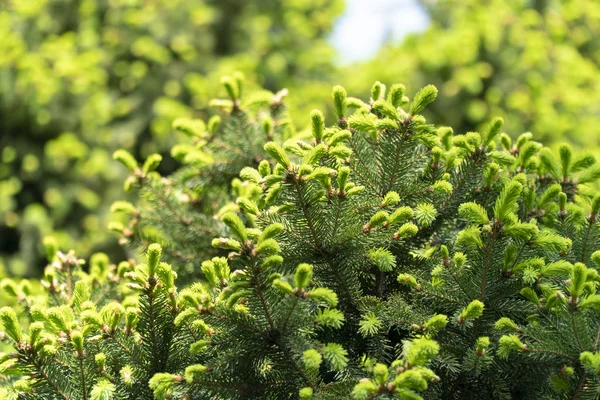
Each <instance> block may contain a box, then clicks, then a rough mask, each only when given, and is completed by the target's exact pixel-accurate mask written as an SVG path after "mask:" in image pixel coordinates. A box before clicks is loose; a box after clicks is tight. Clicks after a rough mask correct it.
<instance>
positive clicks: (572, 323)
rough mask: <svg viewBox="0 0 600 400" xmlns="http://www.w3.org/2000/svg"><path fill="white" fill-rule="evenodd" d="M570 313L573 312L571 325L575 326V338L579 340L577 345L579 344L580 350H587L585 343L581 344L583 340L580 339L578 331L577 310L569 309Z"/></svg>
mask: <svg viewBox="0 0 600 400" xmlns="http://www.w3.org/2000/svg"><path fill="white" fill-rule="evenodd" d="M569 314H571V326H572V327H573V334H574V335H575V340H576V341H577V345H578V346H579V350H581V351H585V350H584V348H583V345H582V344H581V340H580V339H579V333H577V324H576V322H575V312H574V311H573V310H571V309H569Z"/></svg>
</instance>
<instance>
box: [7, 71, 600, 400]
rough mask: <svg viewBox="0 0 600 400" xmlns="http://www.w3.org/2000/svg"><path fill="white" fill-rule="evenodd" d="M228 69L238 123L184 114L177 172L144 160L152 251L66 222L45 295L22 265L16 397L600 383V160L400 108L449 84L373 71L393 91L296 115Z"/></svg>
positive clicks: (142, 185)
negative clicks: (460, 131) (329, 110)
mask: <svg viewBox="0 0 600 400" xmlns="http://www.w3.org/2000/svg"><path fill="white" fill-rule="evenodd" d="M228 81H229V83H230V84H231V85H234V86H235V85H237V89H236V88H230V90H231V91H232V93H233V95H234V96H230V97H232V98H233V100H234V101H231V100H232V99H231V98H230V99H227V100H222V101H217V102H213V104H217V105H218V106H219V107H221V108H222V110H223V111H222V113H221V114H220V123H219V124H218V127H217V126H216V125H215V124H216V123H214V122H213V128H211V129H209V130H207V131H204V130H203V129H204V128H203V127H204V126H207V127H208V126H211V123H210V122H209V123H208V124H206V123H205V124H202V123H198V122H189V121H187V122H183V121H179V122H178V123H177V124H176V125H177V126H178V127H184V128H182V129H184V130H189V129H190V128H189V127H190V126H194V127H195V128H194V129H198V132H201V134H200V135H196V134H195V133H194V134H193V135H187V136H186V138H185V139H184V140H182V143H180V144H179V145H176V147H175V148H176V149H177V150H176V152H177V154H179V155H181V157H177V159H178V161H179V162H180V163H181V166H180V167H179V169H178V170H177V171H175V172H174V173H173V174H171V175H168V176H161V174H160V173H159V171H157V170H153V171H150V170H146V171H145V170H144V168H143V167H142V168H140V167H139V164H136V165H129V167H133V168H129V171H130V177H129V178H128V179H127V184H126V186H127V188H130V189H135V190H137V191H139V193H140V195H141V198H140V201H139V202H138V203H136V204H135V205H131V204H125V203H118V204H117V206H115V209H116V210H120V212H123V213H125V214H127V215H128V217H129V218H131V219H130V221H129V222H128V223H127V225H123V224H121V225H118V224H117V225H113V228H115V230H117V231H118V233H119V234H120V236H121V241H122V242H123V243H124V244H133V245H136V246H138V247H140V249H141V252H143V253H145V255H146V260H145V262H144V263H140V264H135V263H134V262H133V261H131V262H122V263H119V264H118V265H114V264H110V263H109V261H108V260H107V257H106V256H105V255H96V256H94V257H93V258H92V259H91V260H90V267H89V268H87V269H86V268H84V269H82V265H83V261H82V260H79V259H77V257H75V255H74V254H73V253H72V252H70V253H66V254H65V253H62V252H60V251H58V250H57V247H56V244H55V243H54V242H53V241H51V240H48V241H46V243H47V254H48V258H49V265H48V267H47V268H46V272H45V275H44V278H43V280H42V285H43V286H44V288H45V293H44V294H41V295H36V294H31V292H30V291H29V290H28V289H27V285H23V284H22V283H16V282H12V281H10V280H8V281H4V282H3V283H2V285H1V287H2V288H3V289H4V291H5V292H6V294H7V295H8V296H13V297H15V296H16V297H18V298H19V299H20V300H21V304H22V306H21V308H19V309H18V311H17V312H15V311H13V310H10V309H3V310H1V311H0V319H1V320H2V324H3V327H4V329H5V331H6V333H7V340H8V341H9V342H10V343H11V344H12V345H13V346H14V351H13V352H12V353H7V355H6V356H5V357H6V359H5V360H4V361H3V362H2V364H0V365H1V366H2V368H3V370H2V373H3V374H4V375H5V376H6V377H7V379H8V382H10V383H14V385H12V386H11V387H10V388H8V387H7V388H5V393H6V395H7V396H8V395H14V396H17V395H18V396H19V398H23V399H48V398H64V399H69V398H83V399H88V398H98V399H101V398H111V397H112V398H117V399H133V398H135V399H168V398H194V399H195V398H199V399H201V398H223V399H278V400H279V399H293V398H302V399H314V400H328V399H339V398H355V399H376V398H378V399H386V398H402V399H405V398H408V399H420V398H433V399H437V398H439V399H442V398H443V399H447V398H457V399H463V398H493V399H508V398H540V397H547V398H563V397H564V398H588V397H589V398H593V397H594V396H596V393H597V391H598V390H599V388H600V380H599V379H598V374H597V371H598V369H599V364H600V363H599V362H598V340H597V338H598V337H599V335H598V332H599V331H600V323H599V319H598V310H600V293H598V284H599V282H600V275H599V273H598V270H597V268H598V267H597V264H596V263H597V262H598V259H599V258H600V257H598V254H597V251H598V250H599V249H600V235H599V232H600V229H599V228H600V226H599V222H598V211H599V210H598V209H599V208H600V197H599V196H598V195H597V193H596V192H595V190H594V188H593V186H591V185H589V183H593V182H590V181H589V180H588V179H582V177H586V176H589V174H591V172H590V170H592V171H593V170H594V162H592V161H590V160H586V161H582V162H579V163H578V162H577V161H573V160H580V158H578V157H577V156H576V155H570V154H571V151H570V149H569V150H567V149H566V147H564V148H562V150H561V151H560V152H559V153H558V155H556V156H555V155H554V154H555V153H554V152H552V151H550V150H548V149H546V148H544V147H542V145H541V144H538V143H537V142H533V140H532V135H523V136H521V137H520V138H519V139H518V140H517V142H516V144H515V147H510V148H504V145H503V144H502V142H501V141H500V142H497V141H496V140H488V139H489V138H490V136H497V132H496V131H497V130H498V129H497V125H498V121H495V122H494V123H492V124H491V128H489V130H488V131H487V133H485V134H479V133H477V132H470V133H467V134H464V135H454V134H453V133H452V131H450V130H448V129H439V128H436V127H435V126H433V125H430V124H428V123H427V121H426V120H425V118H424V117H423V116H421V115H415V114H413V113H410V112H409V111H408V110H405V109H403V108H402V107H404V106H405V105H407V104H411V105H410V106H409V107H411V108H413V107H415V106H414V105H415V104H423V105H424V104H425V103H427V102H428V101H429V100H428V99H429V97H430V96H431V95H430V94H429V95H428V94H427V93H434V91H432V90H431V89H426V90H424V91H423V92H421V93H422V94H421V95H419V96H418V98H417V100H416V101H415V100H413V102H412V103H411V102H410V99H408V100H407V99H402V101H400V103H397V101H398V100H397V99H396V100H394V99H395V98H396V96H398V95H397V94H395V95H393V96H390V97H389V99H390V100H389V101H388V100H387V99H384V98H385V88H384V86H383V85H381V84H375V85H374V87H373V90H372V96H373V97H374V98H377V100H376V101H378V102H379V103H378V104H379V105H378V106H377V107H376V106H375V102H376V101H374V102H372V105H373V106H372V107H371V106H366V108H364V109H355V108H351V107H348V109H347V110H346V113H349V112H350V111H349V110H354V111H352V113H353V114H351V115H344V118H343V121H342V118H338V120H336V121H335V123H334V125H331V126H322V125H321V121H322V120H321V116H320V114H319V113H316V112H313V113H312V118H311V119H312V121H313V122H315V121H316V122H315V123H314V124H312V127H311V129H309V130H308V131H307V132H300V133H297V132H296V131H295V130H294V129H293V127H292V126H291V123H290V121H289V119H288V118H287V115H286V113H285V107H284V105H283V103H282V99H281V96H280V95H278V94H272V93H270V94H268V96H267V95H265V96H264V97H263V99H266V101H262V102H261V103H260V104H258V105H257V104H256V103H255V102H252V101H249V100H248V98H249V97H251V96H249V97H246V96H248V95H245V94H244V92H243V91H242V92H240V87H241V86H240V81H239V80H237V81H236V79H235V78H233V77H232V78H231V79H229V80H228ZM393 87H395V88H396V89H394V90H400V89H398V88H400V87H401V86H398V85H396V86H393ZM400 91H401V90H400ZM240 93H241V94H240ZM335 93H340V89H339V88H336V89H335ZM403 96H404V95H403ZM404 100H406V101H404ZM334 101H337V100H335V97H334ZM365 104H367V103H365ZM396 104H401V106H400V107H398V106H397V105H396ZM391 109H394V110H395V111H396V114H394V113H393V112H390V110H391ZM413 111H414V110H413ZM355 116H356V117H355ZM267 117H268V118H269V121H270V122H268V123H267V124H264V123H263V120H264V118H267ZM346 117H347V121H348V125H346V123H345V122H346ZM390 117H393V118H390ZM356 121H359V123H355V122H356ZM381 121H384V122H383V123H382V122H381ZM390 121H391V122H390ZM265 126H266V127H267V129H265ZM321 128H322V129H321ZM194 132H196V130H194ZM342 132H343V133H342ZM346 132H348V133H346ZM494 132H496V133H494ZM235 135H243V136H244V137H246V138H248V140H246V141H245V142H244V143H243V145H242V146H247V147H246V148H245V149H244V151H243V152H242V153H239V152H237V151H236V150H237V148H232V147H231V143H239V142H234V141H233V139H232V138H233V137H234V136H235ZM184 149H185V150H184ZM123 154H124V153H120V156H118V158H121V159H122V160H123V161H125V162H124V164H125V165H126V166H127V164H131V163H130V162H129V161H128V160H127V156H123ZM542 154H543V157H544V158H545V159H546V161H545V162H538V161H535V160H541V159H542ZM500 159H501V160H503V164H502V168H499V164H498V160H500ZM532 160H534V161H532ZM142 165H143V164H142ZM553 165H557V166H558V167H557V168H558V170H559V171H560V173H559V174H558V175H556V174H554V173H553V167H552V166H553ZM575 165H577V167H576V168H575ZM216 171H218V172H219V173H216ZM219 176H220V177H221V180H215V177H219ZM236 176H239V178H238V177H236ZM209 177H210V178H209ZM230 181H232V185H231V187H230V188H229V189H228V185H229V182H230ZM438 182H447V183H448V185H447V190H434V188H435V187H436V184H437V185H438V186H439V184H438ZM216 193H218V196H215V194H216ZM212 196H215V197H212ZM215 217H216V218H215ZM155 239H156V240H155ZM158 243H160V244H158ZM225 256H226V257H225ZM203 260H204V261H203ZM19 320H20V321H21V323H22V325H23V326H22V327H21V325H19Z"/></svg>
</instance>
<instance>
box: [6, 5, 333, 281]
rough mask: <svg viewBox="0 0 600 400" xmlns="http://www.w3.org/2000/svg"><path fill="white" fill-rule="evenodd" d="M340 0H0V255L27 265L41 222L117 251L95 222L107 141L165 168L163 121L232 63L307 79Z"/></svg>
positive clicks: (263, 75) (234, 91)
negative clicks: (312, 0) (313, 0)
mask: <svg viewBox="0 0 600 400" xmlns="http://www.w3.org/2000/svg"><path fill="white" fill-rule="evenodd" d="M341 8H342V2H341V1H339V0H323V1H319V2H318V4H315V3H314V2H311V1H305V0H299V1H294V2H291V3H290V2H285V4H284V3H281V2H272V1H264V0H259V1H253V2H244V1H241V2H240V1H237V0H222V1H221V0H219V1H215V0H189V1H188V0H174V1H171V0H157V1H151V2H148V1H144V0H110V1H109V0H32V1H25V2H23V1H19V0H7V1H3V2H2V4H0V38H1V39H0V54H2V57H0V93H1V94H2V95H1V97H2V102H1V103H0V130H1V131H2V135H1V138H0V256H3V255H6V256H13V255H14V256H20V257H21V259H20V260H19V259H18V258H16V257H10V258H9V259H8V262H7V264H8V265H7V266H8V267H9V268H10V269H11V270H12V271H13V272H14V273H16V274H19V275H24V274H25V275H32V274H37V275H39V274H40V269H41V266H43V261H41V260H40V250H41V247H39V246H37V244H38V242H39V238H40V236H44V235H47V234H50V233H54V234H55V235H56V237H57V240H59V242H60V243H61V245H62V246H65V247H67V248H75V247H76V248H77V249H78V250H80V251H81V252H83V253H84V254H89V253H91V252H92V251H93V250H92V249H98V248H102V249H105V250H106V251H109V252H110V253H111V254H114V255H116V256H118V257H122V258H124V254H123V253H122V252H120V251H119V249H118V247H117V245H116V243H115V242H114V240H111V236H110V235H106V231H105V229H104V226H105V224H106V217H107V214H108V213H107V209H108V205H109V204H110V202H112V201H113V200H115V199H116V198H118V197H119V196H120V190H119V186H120V185H119V183H120V182H121V180H122V171H121V170H119V169H118V168H117V167H114V166H113V165H112V164H111V161H110V157H111V154H112V153H113V151H114V150H116V149H117V148H119V147H123V146H124V147H127V148H128V149H130V150H131V154H132V155H133V157H134V158H132V157H130V159H129V160H128V161H129V166H130V167H133V165H134V163H133V161H134V160H136V159H137V160H140V161H141V160H145V161H146V162H145V163H143V164H142V163H140V165H143V167H142V166H140V168H141V169H142V172H144V173H146V174H147V173H149V172H151V171H152V170H154V169H155V168H156V167H158V163H159V162H160V159H161V156H162V158H163V159H164V162H163V163H162V165H161V166H160V168H161V170H162V171H163V172H164V171H170V170H172V169H173V168H174V166H175V163H174V162H173V159H172V158H171V157H169V154H168V149H169V148H170V147H171V146H172V145H173V144H174V143H176V142H177V141H178V137H177V135H175V134H174V132H173V129H172V128H171V122H172V121H173V120H175V119H176V118H179V117H187V118H188V119H191V120H195V119H197V118H206V117H208V116H210V115H211V114H212V111H211V109H209V108H207V107H206V105H207V103H208V100H209V99H210V97H209V96H212V95H213V93H216V92H217V90H218V88H219V79H218V78H219V77H220V76H221V75H223V74H226V73H231V72H232V71H233V70H235V69H239V70H241V71H243V73H244V74H245V75H247V76H251V77H253V78H256V79H260V80H261V82H262V83H263V84H264V85H265V86H266V87H268V88H271V89H274V88H281V87H285V86H288V85H290V86H295V85H297V84H296V83H295V82H298V79H297V78H300V77H301V79H302V87H307V86H308V85H309V84H310V83H311V82H314V83H313V85H316V86H318V85H319V83H318V81H316V78H319V76H322V75H324V74H327V73H328V72H329V71H330V70H331V69H332V63H331V57H332V55H333V51H332V49H331V48H330V46H329V45H328V44H327V42H326V34H327V33H328V32H329V31H330V30H331V28H332V24H333V19H334V17H335V16H336V15H338V14H339V12H340V11H341ZM242 80H243V74H241V73H236V74H235V75H232V76H230V77H227V78H226V79H225V80H224V84H225V85H224V89H223V91H224V94H225V93H227V94H228V97H229V98H228V99H227V101H229V102H231V101H239V99H240V98H242V97H245V95H246V88H245V87H243V85H241V84H240V82H241V81H242ZM311 92H312V90H311V89H310V88H309V89H308V90H307V94H308V95H307V96H306V98H305V99H302V100H300V101H298V102H297V103H296V104H297V108H298V109H304V108H305V107H308V105H307V104H306V103H309V101H308V100H307V99H308V98H310V93H311ZM213 122H214V120H210V123H209V124H208V127H207V128H208V129H209V130H208V131H209V132H213V131H214V129H213V128H214V123H213ZM179 126H180V125H179ZM180 128H184V127H183V126H180ZM185 128H187V129H182V130H185V131H186V132H187V133H188V134H190V133H192V132H196V133H198V131H199V129H198V128H199V127H198V126H195V125H194V124H188V125H187V126H186V127H185ZM202 131H206V129H203V130H202ZM150 139H152V140H150ZM155 153H156V154H155ZM151 154H155V155H151ZM190 157H191V156H190ZM1 253H5V254H1ZM36 265H39V266H40V268H36Z"/></svg>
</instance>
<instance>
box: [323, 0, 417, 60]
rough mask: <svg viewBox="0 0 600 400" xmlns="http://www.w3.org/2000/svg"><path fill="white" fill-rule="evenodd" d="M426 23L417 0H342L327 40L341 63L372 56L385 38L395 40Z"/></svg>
mask: <svg viewBox="0 0 600 400" xmlns="http://www.w3.org/2000/svg"><path fill="white" fill-rule="evenodd" d="M428 23H429V19H428V17H427V13H426V12H425V11H424V10H423V8H422V7H421V5H420V4H419V1H418V0H346V10H345V12H344V15H342V17H341V18H340V19H339V21H338V23H337V25H336V27H335V30H334V32H333V34H332V37H331V41H332V43H333V45H334V46H335V48H336V49H337V50H338V52H339V54H340V56H341V57H343V58H342V63H350V62H352V61H359V60H364V59H368V58H370V57H372V56H374V55H375V54H376V53H377V50H379V48H380V46H381V45H382V44H383V42H384V41H385V40H386V39H389V40H393V41H399V40H401V39H402V38H403V37H404V36H405V35H406V34H407V33H411V32H419V31H422V30H424V29H425V28H426V27H427V25H428Z"/></svg>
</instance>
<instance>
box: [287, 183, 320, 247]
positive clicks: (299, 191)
mask: <svg viewBox="0 0 600 400" xmlns="http://www.w3.org/2000/svg"><path fill="white" fill-rule="evenodd" d="M293 181H294V187H295V188H296V193H297V194H298V201H299V202H300V209H301V210H302V214H303V215H304V219H305V220H306V225H308V229H309V230H310V234H311V236H312V239H313V244H314V245H315V246H316V247H317V249H320V248H321V242H319V239H318V238H317V233H316V232H315V228H314V226H313V222H312V219H311V218H310V214H309V212H308V207H307V206H306V203H305V202H304V197H303V196H302V189H301V188H300V184H299V183H298V179H297V178H296V177H295V176H294V178H293Z"/></svg>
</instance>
